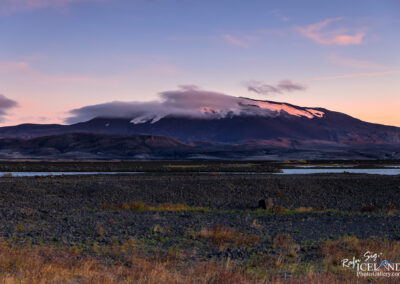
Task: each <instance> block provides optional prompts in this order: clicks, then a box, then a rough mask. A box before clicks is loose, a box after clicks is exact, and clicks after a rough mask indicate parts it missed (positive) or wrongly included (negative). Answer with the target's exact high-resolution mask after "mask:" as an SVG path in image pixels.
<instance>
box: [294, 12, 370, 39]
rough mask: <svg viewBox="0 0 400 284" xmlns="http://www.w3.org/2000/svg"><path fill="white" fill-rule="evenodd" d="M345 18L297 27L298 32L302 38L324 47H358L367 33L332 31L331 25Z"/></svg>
mask: <svg viewBox="0 0 400 284" xmlns="http://www.w3.org/2000/svg"><path fill="white" fill-rule="evenodd" d="M342 19H343V18H333V19H326V20H324V21H322V22H318V23H315V24H311V25H308V26H304V27H296V31H297V32H299V33H300V34H301V35H302V36H304V37H306V38H308V39H310V40H312V41H314V42H316V43H318V44H323V45H332V44H334V45H358V44H361V43H362V42H363V39H364V37H365V32H361V31H358V32H353V33H352V34H350V33H349V32H348V31H347V30H346V29H331V28H330V25H331V24H332V23H334V22H339V21H341V20H342Z"/></svg>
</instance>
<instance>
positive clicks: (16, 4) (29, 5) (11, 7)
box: [0, 0, 106, 14]
mask: <svg viewBox="0 0 400 284" xmlns="http://www.w3.org/2000/svg"><path fill="white" fill-rule="evenodd" d="M100 1H106V0H1V1H0V13H1V14H12V13H15V12H21V11H32V10H36V9H41V8H46V7H52V8H65V7H67V6H68V5H70V4H74V3H79V2H100Z"/></svg>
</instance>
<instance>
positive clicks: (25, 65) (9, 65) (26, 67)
mask: <svg viewBox="0 0 400 284" xmlns="http://www.w3.org/2000/svg"><path fill="white" fill-rule="evenodd" d="M32 71H33V68H32V66H31V65H30V64H29V62H26V61H0V72H1V73H15V72H24V73H28V72H32Z"/></svg>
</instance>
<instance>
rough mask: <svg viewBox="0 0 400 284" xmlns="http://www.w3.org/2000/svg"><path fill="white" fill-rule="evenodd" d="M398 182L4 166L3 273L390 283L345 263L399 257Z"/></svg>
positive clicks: (86, 278) (90, 279)
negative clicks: (17, 172) (33, 173)
mask: <svg viewBox="0 0 400 284" xmlns="http://www.w3.org/2000/svg"><path fill="white" fill-rule="evenodd" d="M399 191H400V177H399V176H374V175H352V174H334V175H304V176H301V175H293V176H277V175H261V174H257V175H218V174H203V175H199V174H193V173H179V174H178V173H174V174H171V173H163V174H156V173H149V174H145V175H138V176H127V175H118V176H80V177H77V176H59V177H40V178H39V177H37V178H35V177H32V178H17V177H7V176H6V177H2V178H0V218H1V223H0V237H1V238H2V240H3V241H2V243H1V244H0V279H1V280H2V281H3V282H4V283H14V282H17V281H22V282H23V283H32V282H34V281H37V282H40V281H42V282H44V283H46V282H51V281H61V282H72V283H124V282H125V283H137V282H142V283H246V282H248V283H263V282H266V283H268V282H271V281H272V282H283V283H286V282H298V283H307V282H314V283H345V282H349V283H353V282H356V281H358V283H363V282H367V281H369V282H371V281H378V282H379V283H382V282H384V283H386V282H388V283H396V282H397V280H400V278H398V277H397V278H393V277H392V278H390V277H389V278H386V277H376V278H374V277H361V278H357V277H356V274H355V271H354V270H352V269H344V268H343V267H342V263H341V261H342V259H344V258H349V259H351V258H352V257H353V256H355V257H356V258H360V259H363V254H364V253H365V252H366V251H373V252H379V253H382V255H380V257H381V258H385V259H389V260H390V261H391V262H396V261H398V262H400V242H399V240H400V218H399V217H400V213H399V212H398V211H397V208H400V198H397V196H398V195H397V194H398V192H399ZM260 199H263V200H265V201H266V205H267V209H259V208H257V207H258V201H259V200H260Z"/></svg>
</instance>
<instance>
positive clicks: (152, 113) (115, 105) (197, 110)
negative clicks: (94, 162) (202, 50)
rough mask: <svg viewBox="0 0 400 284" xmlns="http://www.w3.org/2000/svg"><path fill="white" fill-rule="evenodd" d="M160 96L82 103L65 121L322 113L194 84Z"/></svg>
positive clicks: (147, 119) (147, 120) (133, 120)
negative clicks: (141, 99) (144, 100)
mask: <svg viewBox="0 0 400 284" xmlns="http://www.w3.org/2000/svg"><path fill="white" fill-rule="evenodd" d="M159 96H160V99H159V100H155V101H149V102H121V101H114V102H109V103H103V104H97V105H91V106H85V107H82V108H78V109H74V110H71V111H70V114H71V115H72V116H71V117H69V118H67V119H66V122H67V123H76V122H82V121H87V120H90V119H93V118H96V117H108V118H129V119H131V120H132V123H134V124H138V123H145V122H151V123H155V122H157V121H159V120H160V119H162V118H164V117H166V116H178V117H190V118H201V119H218V118H223V117H227V116H238V115H258V116H266V117H275V116H277V115H280V114H287V115H294V116H304V117H307V118H310V119H311V118H314V117H322V116H323V113H321V112H319V111H317V110H312V109H304V108H296V107H294V106H290V105H288V104H282V103H274V102H268V101H257V100H251V99H247V98H239V97H235V96H230V95H226V94H223V93H219V92H213V91H206V90H202V89H200V88H198V87H196V86H191V85H187V86H186V85H185V86H180V88H179V89H178V90H174V91H166V92H162V93H160V95H159Z"/></svg>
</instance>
